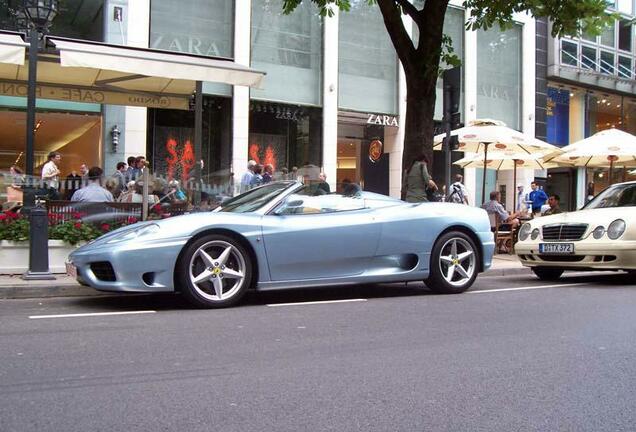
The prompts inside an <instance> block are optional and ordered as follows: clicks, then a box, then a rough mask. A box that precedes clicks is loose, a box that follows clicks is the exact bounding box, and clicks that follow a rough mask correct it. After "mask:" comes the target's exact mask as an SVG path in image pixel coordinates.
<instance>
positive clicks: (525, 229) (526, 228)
mask: <svg viewBox="0 0 636 432" xmlns="http://www.w3.org/2000/svg"><path fill="white" fill-rule="evenodd" d="M531 229H532V228H531V227H530V224H529V223H524V224H523V225H522V226H521V229H520V230H519V240H521V241H524V240H527V239H528V236H529V235H530V231H531Z"/></svg>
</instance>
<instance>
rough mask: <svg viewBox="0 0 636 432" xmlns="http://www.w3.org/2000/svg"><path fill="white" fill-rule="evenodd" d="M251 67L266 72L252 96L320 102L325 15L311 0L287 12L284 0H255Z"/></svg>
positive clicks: (299, 102) (253, 2)
mask: <svg viewBox="0 0 636 432" xmlns="http://www.w3.org/2000/svg"><path fill="white" fill-rule="evenodd" d="M252 68H254V69H256V70H262V71H265V72H267V78H266V81H265V82H266V85H265V87H264V88H263V89H253V90H252V93H251V94H252V97H253V98H256V99H268V100H277V101H284V102H291V103H298V104H308V105H320V104H321V97H320V96H321V71H322V19H321V17H320V15H319V14H318V9H317V7H316V6H314V5H313V3H312V2H303V3H302V4H300V5H299V6H298V7H297V8H296V10H295V11H294V12H293V13H292V14H290V15H285V14H283V2H282V0H253V1H252Z"/></svg>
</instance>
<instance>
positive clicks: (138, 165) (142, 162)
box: [132, 156, 146, 180]
mask: <svg viewBox="0 0 636 432" xmlns="http://www.w3.org/2000/svg"><path fill="white" fill-rule="evenodd" d="M145 166H146V157H145V156H137V157H136V158H135V169H134V170H133V172H132V180H140V179H141V173H142V170H143V169H144V167H145Z"/></svg>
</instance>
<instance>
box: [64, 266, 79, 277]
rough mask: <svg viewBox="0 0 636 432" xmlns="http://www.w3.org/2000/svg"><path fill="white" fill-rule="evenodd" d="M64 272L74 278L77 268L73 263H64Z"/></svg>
mask: <svg viewBox="0 0 636 432" xmlns="http://www.w3.org/2000/svg"><path fill="white" fill-rule="evenodd" d="M66 274H67V275H69V276H71V277H74V278H76V277H77V268H76V267H75V266H74V265H73V263H70V262H67V263H66Z"/></svg>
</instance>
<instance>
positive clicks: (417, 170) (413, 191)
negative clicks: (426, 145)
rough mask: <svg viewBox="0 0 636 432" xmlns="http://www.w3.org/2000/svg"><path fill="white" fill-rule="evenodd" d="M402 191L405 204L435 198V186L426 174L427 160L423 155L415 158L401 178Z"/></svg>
mask: <svg viewBox="0 0 636 432" xmlns="http://www.w3.org/2000/svg"><path fill="white" fill-rule="evenodd" d="M402 190H403V191H405V197H404V200H405V201H406V202H424V201H430V200H431V199H430V198H429V197H431V198H433V197H434V196H435V191H437V185H436V184H435V182H434V181H433V179H432V178H431V176H430V174H429V173H428V158H427V157H426V155H425V154H421V155H419V156H417V157H416V158H415V159H413V161H412V162H411V166H410V167H409V168H408V169H407V170H405V171H404V174H403V176H402Z"/></svg>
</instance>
